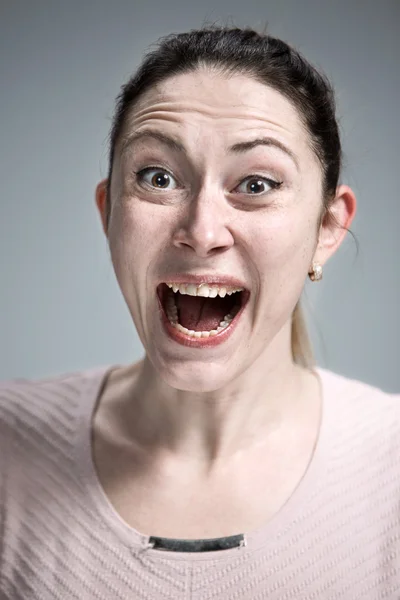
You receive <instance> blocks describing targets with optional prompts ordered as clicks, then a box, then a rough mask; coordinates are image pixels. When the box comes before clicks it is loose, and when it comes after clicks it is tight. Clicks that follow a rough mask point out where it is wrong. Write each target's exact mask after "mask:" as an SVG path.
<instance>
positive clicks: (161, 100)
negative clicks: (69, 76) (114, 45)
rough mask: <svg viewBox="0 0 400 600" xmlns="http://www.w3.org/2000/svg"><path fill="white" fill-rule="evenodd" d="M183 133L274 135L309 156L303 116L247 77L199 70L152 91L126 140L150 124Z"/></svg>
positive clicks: (138, 106) (134, 114)
mask: <svg viewBox="0 0 400 600" xmlns="http://www.w3.org/2000/svg"><path fill="white" fill-rule="evenodd" d="M160 124H162V125H163V126H164V127H166V128H167V129H168V128H174V129H175V130H176V129H177V128H178V129H179V132H180V133H181V134H182V135H185V134H187V135H188V136H190V134H196V135H198V134H199V133H200V132H202V133H204V134H206V133H207V132H208V133H210V134H212V133H215V134H216V135H217V136H222V138H221V137H220V139H226V138H230V139H231V140H232V139H233V140H234V139H235V136H236V137H237V135H239V136H240V134H242V133H246V132H249V133H250V132H252V133H260V132H265V133H269V134H274V136H275V137H276V138H277V139H278V140H279V139H280V140H281V141H282V142H285V141H287V142H289V143H291V144H292V145H294V146H295V150H296V149H297V151H300V152H301V151H303V152H307V150H309V139H308V134H307V131H306V129H305V126H304V124H303V122H302V119H301V116H300V114H299V113H298V111H297V109H296V108H295V107H294V105H293V104H292V103H291V102H290V101H289V100H288V99H287V98H286V97H285V96H283V95H282V94H281V93H280V92H278V91H277V90H275V89H274V88H272V87H270V86H267V85H265V84H263V83H260V82H258V81H256V80H255V79H253V78H251V77H249V76H247V75H241V74H235V75H230V76H228V75H225V74H221V73H216V72H211V71H210V70H209V69H205V68H203V69H198V70H196V71H194V72H190V73H183V74H180V75H176V76H173V77H170V78H168V79H166V80H164V81H162V82H160V83H159V84H157V85H155V86H153V87H152V88H151V89H149V90H147V91H146V92H145V93H144V94H143V96H141V97H140V98H139V100H138V102H137V103H135V105H134V107H133V109H132V110H131V111H130V113H129V116H128V118H127V121H126V123H125V128H124V134H123V137H124V135H129V134H130V133H131V132H132V131H140V130H141V129H143V128H145V127H147V126H148V125H155V126H159V125H160Z"/></svg>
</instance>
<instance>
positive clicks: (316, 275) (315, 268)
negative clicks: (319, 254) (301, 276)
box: [308, 262, 322, 281]
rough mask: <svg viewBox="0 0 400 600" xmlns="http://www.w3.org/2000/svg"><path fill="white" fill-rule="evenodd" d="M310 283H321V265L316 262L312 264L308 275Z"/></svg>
mask: <svg viewBox="0 0 400 600" xmlns="http://www.w3.org/2000/svg"><path fill="white" fill-rule="evenodd" d="M308 276H309V278H310V279H311V281H321V279H322V265H320V264H319V263H317V262H313V265H312V270H311V272H310V273H309V274H308Z"/></svg>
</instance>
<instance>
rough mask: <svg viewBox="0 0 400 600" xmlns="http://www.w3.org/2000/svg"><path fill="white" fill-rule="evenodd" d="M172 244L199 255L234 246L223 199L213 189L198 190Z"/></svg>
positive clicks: (226, 207)
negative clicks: (209, 190) (210, 190)
mask: <svg viewBox="0 0 400 600" xmlns="http://www.w3.org/2000/svg"><path fill="white" fill-rule="evenodd" d="M173 244H174V246H176V247H177V248H191V249H192V250H193V251H194V252H195V253H196V254H197V255H198V256H200V257H207V256H209V255H213V254H216V253H217V252H222V251H224V250H227V249H228V248H230V247H231V246H233V244H234V238H233V235H232V232H231V231H230V228H229V226H228V206H225V205H224V199H222V200H221V199H217V198H216V196H215V193H213V194H212V193H210V192H208V193H206V192H202V193H199V194H198V195H197V197H196V198H194V199H192V200H191V201H190V202H189V203H188V205H187V208H186V209H185V212H184V214H183V215H182V218H181V220H180V222H179V224H178V226H177V229H176V231H175V233H174V236H173Z"/></svg>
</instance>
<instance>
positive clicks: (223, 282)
mask: <svg viewBox="0 0 400 600" xmlns="http://www.w3.org/2000/svg"><path fill="white" fill-rule="evenodd" d="M161 283H192V284H194V285H200V284H201V283H207V284H208V285H218V286H220V287H242V288H245V289H248V288H247V286H246V285H245V284H244V283H243V281H241V280H240V279H238V278H237V277H231V276H230V275H216V274H212V273H209V274H204V275H194V274H193V273H176V274H174V275H169V276H168V277H166V278H164V279H162V280H160V281H159V283H158V285H159V284H161Z"/></svg>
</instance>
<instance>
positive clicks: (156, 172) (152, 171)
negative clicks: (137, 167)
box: [136, 167, 178, 190]
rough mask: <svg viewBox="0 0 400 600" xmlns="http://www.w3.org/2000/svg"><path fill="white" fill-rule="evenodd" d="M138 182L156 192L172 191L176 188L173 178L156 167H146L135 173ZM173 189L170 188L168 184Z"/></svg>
mask: <svg viewBox="0 0 400 600" xmlns="http://www.w3.org/2000/svg"><path fill="white" fill-rule="evenodd" d="M136 175H137V178H138V180H139V181H144V182H145V183H147V184H148V185H150V186H151V187H153V188H156V189H158V190H174V189H175V188H176V187H178V185H177V182H176V180H175V178H174V177H173V176H172V175H171V173H168V171H165V170H164V169H160V168H158V167H157V168H156V167H146V169H142V170H141V171H138V172H137V173H136ZM171 183H172V184H173V187H170V184H171Z"/></svg>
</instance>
